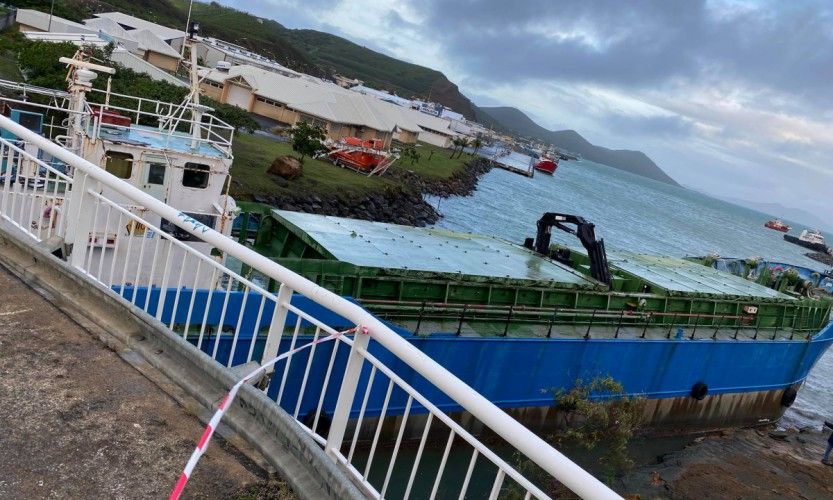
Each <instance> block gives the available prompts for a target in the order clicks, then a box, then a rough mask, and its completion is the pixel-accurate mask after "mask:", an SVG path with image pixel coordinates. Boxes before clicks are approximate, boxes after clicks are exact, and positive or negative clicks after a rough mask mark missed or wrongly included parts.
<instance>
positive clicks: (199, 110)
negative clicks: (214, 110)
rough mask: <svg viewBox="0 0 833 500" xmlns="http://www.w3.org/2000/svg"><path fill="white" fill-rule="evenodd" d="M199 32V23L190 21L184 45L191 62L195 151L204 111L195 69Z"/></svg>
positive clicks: (192, 138)
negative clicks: (186, 46)
mask: <svg viewBox="0 0 833 500" xmlns="http://www.w3.org/2000/svg"><path fill="white" fill-rule="evenodd" d="M199 32H200V23H199V22H197V21H190V23H189V25H188V37H187V39H186V42H185V43H186V44H187V45H188V52H189V58H190V60H191V65H190V66H191V67H190V68H189V70H190V71H189V76H190V80H191V92H190V97H191V100H192V103H193V112H192V113H193V123H192V124H191V148H192V149H196V148H197V145H198V144H199V141H200V140H201V139H202V114H203V111H204V108H203V106H201V105H200V81H199V74H198V69H197V34H198V33H199Z"/></svg>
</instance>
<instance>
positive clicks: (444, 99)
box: [286, 30, 474, 118]
mask: <svg viewBox="0 0 833 500" xmlns="http://www.w3.org/2000/svg"><path fill="white" fill-rule="evenodd" d="M286 36H287V38H288V39H289V40H290V41H291V42H292V43H293V44H294V45H295V46H297V47H298V48H300V49H301V50H303V51H304V53H306V54H307V55H308V56H309V57H310V58H312V59H313V60H314V61H315V62H316V63H317V64H318V65H319V66H320V67H322V68H323V69H324V70H325V71H326V72H327V73H329V74H335V73H339V74H342V75H345V76H348V77H351V78H359V79H360V80H364V81H365V82H366V83H367V85H369V86H371V87H376V88H381V89H384V90H387V91H389V92H393V93H396V94H398V95H400V96H402V97H405V98H409V99H410V98H414V97H419V98H421V99H428V98H430V99H431V100H433V101H437V102H440V103H442V104H444V105H446V106H448V107H450V108H452V109H454V110H455V111H458V112H460V113H463V114H464V115H466V116H468V117H470V118H474V106H473V105H472V103H471V101H469V100H468V98H466V97H465V96H464V95H462V94H461V93H460V91H459V89H458V88H457V85H455V84H453V83H451V82H450V81H449V80H448V78H446V77H445V75H443V74H442V73H440V72H439V71H435V70H433V69H429V68H425V67H423V66H418V65H416V64H411V63H407V62H404V61H400V60H398V59H394V58H393V57H390V56H386V55H384V54H380V53H379V52H374V51H372V50H370V49H368V48H366V47H362V46H361V45H358V44H355V43H353V42H350V41H349V40H345V39H344V38H340V37H337V36H335V35H330V34H329V33H322V32H320V31H314V30H287V33H286Z"/></svg>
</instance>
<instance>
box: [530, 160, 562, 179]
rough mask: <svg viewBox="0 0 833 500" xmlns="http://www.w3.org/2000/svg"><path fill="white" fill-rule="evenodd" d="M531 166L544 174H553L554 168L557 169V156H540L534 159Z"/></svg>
mask: <svg viewBox="0 0 833 500" xmlns="http://www.w3.org/2000/svg"><path fill="white" fill-rule="evenodd" d="M533 168H535V170H537V171H539V172H543V173H545V174H549V175H553V174H555V171H556V169H558V158H555V157H550V156H546V155H545V156H541V158H539V159H537V160H535V164H534V165H533Z"/></svg>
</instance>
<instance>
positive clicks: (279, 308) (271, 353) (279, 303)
mask: <svg viewBox="0 0 833 500" xmlns="http://www.w3.org/2000/svg"><path fill="white" fill-rule="evenodd" d="M291 299H292V289H291V288H289V287H288V286H286V285H285V284H281V287H280V288H279V289H278V296H277V297H276V299H275V311H274V312H273V313H272V322H271V323H270V324H269V333H268V334H267V335H266V345H265V346H264V347H263V357H262V358H261V359H262V360H263V361H268V360H270V359H272V358H274V357H275V356H277V355H278V349H279V348H280V344H281V337H282V336H283V330H284V328H285V327H286V315H287V313H288V312H289V310H288V309H287V308H286V306H284V304H289V301H290V300H291ZM272 371H274V370H272Z"/></svg>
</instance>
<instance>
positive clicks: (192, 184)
mask: <svg viewBox="0 0 833 500" xmlns="http://www.w3.org/2000/svg"><path fill="white" fill-rule="evenodd" d="M210 170H211V169H210V168H209V167H208V165H203V164H201V163H190V162H189V163H186V164H185V170H184V171H183V172H182V185H183V186H185V187H189V188H197V189H205V188H207V187H208V174H209V172H210Z"/></svg>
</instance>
